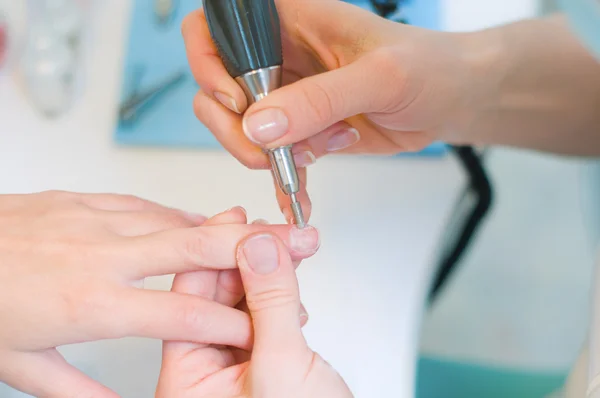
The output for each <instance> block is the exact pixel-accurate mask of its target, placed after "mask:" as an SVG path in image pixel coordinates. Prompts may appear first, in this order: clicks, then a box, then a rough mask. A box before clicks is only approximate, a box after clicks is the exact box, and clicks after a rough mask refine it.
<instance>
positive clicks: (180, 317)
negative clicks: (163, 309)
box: [176, 300, 210, 334]
mask: <svg viewBox="0 0 600 398" xmlns="http://www.w3.org/2000/svg"><path fill="white" fill-rule="evenodd" d="M205 314H206V311H205V308H204V305H202V302H201V301H198V300H193V301H191V300H190V302H188V303H186V304H184V305H182V306H181V308H179V313H178V314H177V315H176V316H177V321H178V323H179V324H180V325H181V326H182V327H183V328H185V329H188V330H194V331H195V332H196V333H198V332H200V334H201V332H202V331H205V330H207V329H208V328H210V322H209V321H208V317H206V316H205Z"/></svg>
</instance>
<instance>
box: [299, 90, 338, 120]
mask: <svg viewBox="0 0 600 398" xmlns="http://www.w3.org/2000/svg"><path fill="white" fill-rule="evenodd" d="M300 86H301V87H302V94H303V96H304V98H305V99H306V105H307V107H308V110H307V111H308V112H310V114H312V115H313V119H314V120H316V121H317V122H318V123H319V124H320V125H328V124H330V122H331V119H332V118H333V116H334V112H335V109H336V107H340V106H343V98H342V97H341V96H338V95H335V93H334V92H332V90H331V89H329V90H328V89H326V88H325V87H323V86H322V85H321V84H319V83H318V82H316V81H314V80H310V79H307V80H306V81H305V82H303V84H301V85H300ZM334 104H335V105H334Z"/></svg>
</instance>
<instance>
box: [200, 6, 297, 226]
mask: <svg viewBox="0 0 600 398" xmlns="http://www.w3.org/2000/svg"><path fill="white" fill-rule="evenodd" d="M203 3H204V11H205V14H206V20H207V22H208V28H209V31H210V34H211V36H212V39H213V41H214V43H215V46H216V47H217V50H218V52H219V55H220V56H221V59H222V60H223V64H224V65H225V68H226V69H227V72H228V73H229V74H230V75H231V77H233V78H234V79H235V80H236V81H237V82H238V84H239V85H240V86H241V87H242V89H243V90H244V93H245V94H246V97H247V98H248V103H249V104H253V103H255V102H257V101H260V100H261V99H263V98H264V97H266V96H267V95H269V94H270V93H271V92H273V91H274V90H276V89H278V88H279V87H281V66H282V64H283V54H282V48H281V28H280V22H279V16H278V14H277V9H276V7H275V2H274V0H204V1H203ZM266 152H267V154H268V156H269V160H270V162H271V167H272V168H273V174H274V175H275V179H276V180H277V183H278V185H279V187H280V188H281V190H282V191H283V192H284V193H285V194H286V195H288V196H289V197H290V199H291V209H292V214H293V215H294V221H295V223H296V225H297V226H298V227H299V228H303V227H304V226H305V225H306V223H305V220H304V215H303V213H302V207H301V206H300V202H299V201H298V198H297V194H298V191H299V190H300V183H299V180H298V171H297V168H296V164H295V162H294V156H293V154H292V146H291V145H288V146H283V147H280V148H275V149H270V150H267V151H266Z"/></svg>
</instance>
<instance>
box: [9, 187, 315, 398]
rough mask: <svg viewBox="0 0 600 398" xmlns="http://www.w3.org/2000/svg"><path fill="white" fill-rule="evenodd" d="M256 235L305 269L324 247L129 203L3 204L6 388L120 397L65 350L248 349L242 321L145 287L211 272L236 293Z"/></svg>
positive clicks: (58, 196) (64, 198) (94, 198)
mask: <svg viewBox="0 0 600 398" xmlns="http://www.w3.org/2000/svg"><path fill="white" fill-rule="evenodd" d="M233 212H239V210H235V211H233ZM225 221H226V220H225ZM252 233H273V234H275V235H276V236H278V237H279V238H280V239H282V240H283V241H284V242H285V245H286V249H285V250H287V251H289V253H290V254H291V256H292V257H293V258H294V259H295V260H298V261H299V260H302V259H304V258H307V257H310V256H311V255H312V254H314V253H315V251H316V249H317V246H318V236H317V232H316V231H315V230H314V229H312V228H307V229H305V230H303V231H299V230H296V229H295V228H294V227H291V226H267V225H259V224H256V225H241V224H239V223H238V224H236V225H234V224H231V223H227V222H223V220H222V219H221V221H219V219H218V218H217V219H216V220H215V219H212V220H209V221H206V218H205V217H202V216H197V215H192V214H187V213H184V212H181V211H179V210H174V209H169V208H166V207H163V206H160V205H158V204H155V203H151V202H148V201H145V200H142V199H139V198H136V197H130V196H121V195H110V194H76V193H69V192H44V193H39V194H30V195H0V381H2V382H5V383H7V384H8V385H11V386H13V387H15V388H17V389H19V390H22V391H24V392H26V393H28V394H31V395H33V396H38V397H50V398H52V397H65V396H90V397H101V398H104V397H116V395H115V394H114V393H112V392H111V391H110V390H108V389H107V388H105V387H103V386H101V385H99V384H98V383H96V382H95V381H93V380H91V379H89V378H88V377H86V376H85V375H83V374H82V373H81V372H79V371H78V370H77V369H75V368H74V367H72V366H70V365H69V364H68V363H67V362H66V361H65V360H64V359H63V358H62V357H61V355H60V354H59V353H58V351H57V350H56V347H58V346H61V345H66V344H73V343H79V342H87V341H92V340H101V339H113V338H121V337H127V336H138V337H148V338H156V339H161V340H167V341H169V340H177V341H190V342H196V343H205V342H207V343H208V342H209V343H211V344H212V343H214V344H223V345H227V346H233V347H239V348H242V349H249V348H250V347H251V345H252V327H251V323H250V317H249V316H248V315H247V314H246V313H244V312H243V311H240V310H237V309H234V308H231V307H230V306H226V305H222V304H219V303H216V302H214V301H212V300H207V299H204V298H202V297H199V296H196V295H191V294H185V292H181V293H179V292H175V291H174V292H162V291H150V290H144V289H143V288H142V286H143V280H144V278H146V277H150V276H158V275H165V274H173V273H177V274H181V275H182V276H181V277H187V278H189V277H190V275H191V276H192V277H193V276H194V275H195V273H196V272H203V270H206V269H210V272H211V273H213V274H214V275H211V276H212V277H214V278H217V279H219V277H220V275H223V277H222V278H221V280H222V282H223V283H228V285H227V286H229V287H231V288H232V289H234V290H236V288H235V286H236V284H237V283H239V278H237V282H236V278H235V277H236V274H235V273H236V272H237V259H236V253H237V247H238V245H239V242H240V241H241V240H242V239H244V238H245V237H246V236H247V235H248V234H252ZM221 271H223V272H221ZM230 271H231V272H230ZM207 272H209V271H207ZM237 291H238V292H239V291H241V289H240V288H237ZM238 294H240V293H238Z"/></svg>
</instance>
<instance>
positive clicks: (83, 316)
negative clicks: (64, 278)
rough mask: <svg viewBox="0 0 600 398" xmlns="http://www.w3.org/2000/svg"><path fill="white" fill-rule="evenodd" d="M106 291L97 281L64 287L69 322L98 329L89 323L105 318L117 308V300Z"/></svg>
mask: <svg viewBox="0 0 600 398" xmlns="http://www.w3.org/2000/svg"><path fill="white" fill-rule="evenodd" d="M105 293H106V292H105V291H104V289H103V288H102V287H101V286H100V285H99V284H98V283H97V282H89V283H82V284H79V286H68V287H67V288H65V289H63V291H62V294H61V300H62V306H63V308H64V314H65V317H66V319H67V321H68V324H70V325H74V326H78V327H82V326H90V330H93V329H97V328H95V327H94V326H93V325H88V323H89V322H90V321H92V322H93V320H100V319H105V318H106V315H108V314H111V313H114V311H115V310H116V303H115V300H114V299H112V298H111V295H107V294H105Z"/></svg>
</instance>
